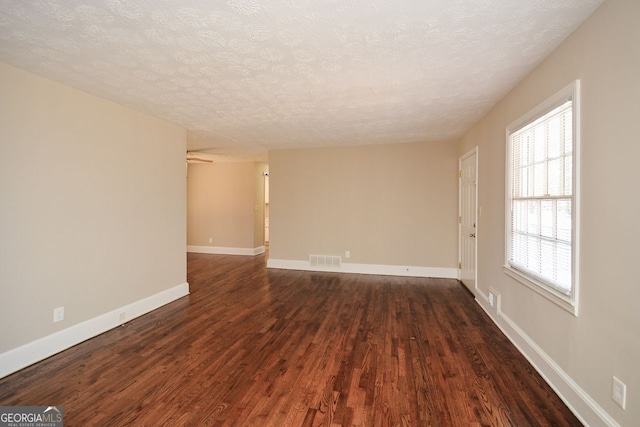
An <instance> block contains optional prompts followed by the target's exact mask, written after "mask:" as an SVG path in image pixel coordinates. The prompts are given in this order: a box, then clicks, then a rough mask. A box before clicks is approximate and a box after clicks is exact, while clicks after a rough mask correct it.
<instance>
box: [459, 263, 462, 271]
mask: <svg viewBox="0 0 640 427" xmlns="http://www.w3.org/2000/svg"><path fill="white" fill-rule="evenodd" d="M458 270H462V263H461V262H459V263H458Z"/></svg>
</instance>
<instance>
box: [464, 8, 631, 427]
mask: <svg viewBox="0 0 640 427" xmlns="http://www.w3.org/2000/svg"><path fill="white" fill-rule="evenodd" d="M638 17H640V2H638V1H636V0H609V1H607V2H605V3H604V4H603V6H601V7H600V8H599V9H598V10H597V11H596V12H595V13H594V14H593V15H592V16H591V17H590V18H589V19H588V20H587V21H586V22H585V23H584V24H583V25H582V26H581V27H579V28H578V30H576V32H575V33H574V34H573V35H572V36H570V37H569V38H568V39H567V40H566V41H565V42H564V43H563V44H562V45H561V46H560V47H559V48H558V49H557V51H556V52H555V53H553V54H552V55H551V56H550V57H549V58H547V59H546V60H545V61H544V62H543V63H542V64H541V65H540V66H539V67H538V68H537V69H536V70H535V71H534V72H533V73H531V74H530V75H529V76H528V77H527V78H526V79H525V80H524V81H523V82H522V83H520V84H519V85H518V86H517V87H516V88H515V89H514V90H513V91H512V92H511V93H510V94H509V95H508V96H507V97H506V98H504V99H503V100H502V101H501V102H500V103H499V104H498V105H497V106H496V107H495V108H494V109H493V111H491V113H490V114H489V115H488V116H486V117H485V118H484V119H483V120H482V121H481V122H480V123H478V124H477V125H476V126H475V127H474V128H473V129H472V130H471V131H470V132H469V133H468V134H467V135H466V136H465V137H464V138H463V141H462V144H461V146H460V151H459V153H462V152H464V151H466V150H468V149H469V148H471V147H473V146H476V145H478V146H479V159H480V165H479V183H480V187H479V206H481V207H482V217H481V218H480V220H479V230H478V246H479V251H478V258H479V259H478V265H479V270H478V286H479V289H480V292H482V293H484V294H486V293H487V292H488V287H489V286H492V287H493V288H495V289H496V290H497V291H498V292H499V293H500V294H501V295H502V310H503V311H504V314H505V316H506V317H507V318H509V319H511V320H512V321H513V323H515V324H516V325H518V326H519V327H520V328H521V329H522V330H523V331H524V333H526V334H527V335H528V336H529V337H530V338H531V339H532V340H533V341H534V342H535V343H536V344H537V345H538V346H539V347H540V348H541V349H542V350H543V351H544V352H546V353H547V354H548V355H549V356H550V357H551V358H552V359H553V361H555V363H557V365H559V366H560V368H561V369H562V370H564V371H565V372H566V373H567V374H568V375H569V376H570V377H571V378H572V379H573V380H574V381H576V382H577V384H578V385H579V386H580V387H581V388H582V389H584V390H585V391H586V392H587V394H588V395H589V396H591V397H592V398H593V399H595V401H596V402H597V404H598V405H599V406H600V407H602V408H603V409H604V410H605V411H606V412H607V413H609V414H610V415H611V416H612V417H614V418H615V419H616V420H617V422H618V423H620V425H623V426H632V425H637V423H638V420H640V406H639V405H638V402H640V397H639V396H640V365H639V364H638V361H639V360H640V332H639V327H640V286H639V284H638V275H637V273H635V266H637V264H638V254H639V251H638V243H639V242H640V231H639V229H638V227H634V226H633V224H634V222H635V221H636V220H637V219H638V218H640V199H639V198H638V197H637V195H638V178H637V176H636V175H634V174H635V172H636V171H637V170H638V167H637V165H636V166H634V165H635V163H636V161H637V159H638V158H640V143H639V140H638V136H639V135H640V120H638V113H639V112H640V81H639V78H640V54H639V52H640V50H638V49H639V48H638V44H639V43H640V26H638V23H637V19H638ZM575 79H581V84H582V104H581V108H582V126H581V131H582V144H581V147H582V161H581V167H582V182H581V190H582V205H581V207H580V215H581V221H582V228H581V232H580V238H581V245H580V254H581V258H580V287H579V316H578V317H574V316H572V315H571V314H569V313H567V312H566V311H563V310H562V309H560V308H558V307H556V306H555V305H554V304H552V303H550V302H549V301H547V300H546V299H544V298H542V297H540V296H539V295H537V294H536V293H534V292H532V291H531V290H529V289H528V288H526V287H524V286H523V285H521V284H519V283H518V282H516V281H514V280H512V279H510V278H509V277H508V276H506V275H505V273H504V272H503V269H502V265H503V263H504V235H505V231H504V230H505V225H504V218H505V213H504V210H505V207H504V206H505V205H504V203H505V191H504V185H505V164H504V162H505V160H504V159H505V127H506V126H507V125H508V124H509V123H510V122H511V121H513V120H515V119H517V118H518V117H519V116H521V115H523V114H524V113H526V112H527V111H528V110H530V109H532V108H533V107H535V106H536V105H537V104H539V103H541V102H542V101H544V100H545V99H546V98H548V97H550V96H551V95H553V94H554V93H555V92H557V91H558V90H560V89H561V88H563V87H564V86H566V85H568V84H569V83H570V82H572V81H573V80H575ZM499 321H502V320H501V319H499ZM613 375H615V376H617V377H618V378H620V379H621V380H622V381H624V382H625V383H626V384H627V387H628V397H627V409H626V410H625V411H623V410H622V409H620V408H619V407H618V406H616V405H615V404H614V402H613V401H612V400H611V398H610V395H611V380H612V376H613Z"/></svg>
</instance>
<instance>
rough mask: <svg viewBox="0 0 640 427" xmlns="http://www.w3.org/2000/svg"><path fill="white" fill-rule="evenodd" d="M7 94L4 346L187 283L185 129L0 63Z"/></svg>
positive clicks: (0, 342) (1, 265)
mask: <svg viewBox="0 0 640 427" xmlns="http://www.w3.org/2000/svg"><path fill="white" fill-rule="evenodd" d="M0 94H1V95H0V197H1V202H0V301H2V310H0V353H1V352H4V351H6V350H9V349H13V348H16V347H18V346H20V345H22V344H26V343H29V342H31V341H33V340H36V339H38V338H41V337H44V336H48V335H50V334H52V333H53V332H55V331H58V330H61V329H64V328H67V327H69V326H72V325H76V324H78V323H80V322H82V321H84V320H87V319H91V318H94V317H96V316H99V315H101V314H103V313H105V312H108V311H110V310H114V309H116V308H119V307H122V306H124V305H126V304H129V303H132V302H135V301H138V300H140V299H142V298H145V297H147V296H150V295H154V294H157V293H159V292H161V291H164V290H166V289H168V288H172V287H175V286H177V285H181V284H183V283H184V282H186V261H185V237H186V236H185V221H186V218H185V193H186V190H185V187H186V183H185V169H184V152H185V143H186V132H185V131H184V130H183V129H180V128H178V127H176V126H174V125H171V124H168V123H167V122H164V121H161V120H158V119H155V118H152V117H150V116H147V115H144V114H141V113H138V112H135V111H133V110H131V109H128V108H125V107H122V106H119V105H116V104H114V103H111V102H107V101H104V100H101V99H99V98H96V97H93V96H90V95H88V94H86V93H83V92H80V91H77V90H74V89H71V88H69V87H66V86H62V85H60V84H57V83H54V82H52V81H50V80H46V79H42V78H40V77H36V76H34V75H32V74H29V73H26V72H24V71H22V70H19V69H16V68H13V67H10V66H8V65H4V64H1V63H0ZM59 306H64V307H65V320H64V321H62V322H59V323H56V324H54V323H53V322H52V316H53V309H54V308H55V307H59Z"/></svg>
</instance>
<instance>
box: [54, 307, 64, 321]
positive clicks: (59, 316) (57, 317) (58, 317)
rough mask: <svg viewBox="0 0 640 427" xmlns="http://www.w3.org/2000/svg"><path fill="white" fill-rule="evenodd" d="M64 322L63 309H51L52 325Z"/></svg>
mask: <svg viewBox="0 0 640 427" xmlns="http://www.w3.org/2000/svg"><path fill="white" fill-rule="evenodd" d="M63 320H64V307H57V308H54V309H53V323H57V322H61V321H63Z"/></svg>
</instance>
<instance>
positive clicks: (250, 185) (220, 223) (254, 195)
mask: <svg viewBox="0 0 640 427" xmlns="http://www.w3.org/2000/svg"><path fill="white" fill-rule="evenodd" d="M264 171H266V163H256V162H237V163H219V162H216V163H210V164H206V163H202V164H198V163H192V164H189V166H188V191H187V192H188V196H187V200H188V203H187V205H188V209H187V212H188V214H187V244H188V245H189V246H212V247H219V248H220V247H222V248H243V249H254V248H258V247H260V246H262V245H263V244H264V226H263V225H262V222H263V219H264V201H263V200H264V199H263V197H264V196H263V188H264V184H263V182H264V181H263V177H262V173H263V172H264ZM209 239H212V242H211V243H210V242H209Z"/></svg>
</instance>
